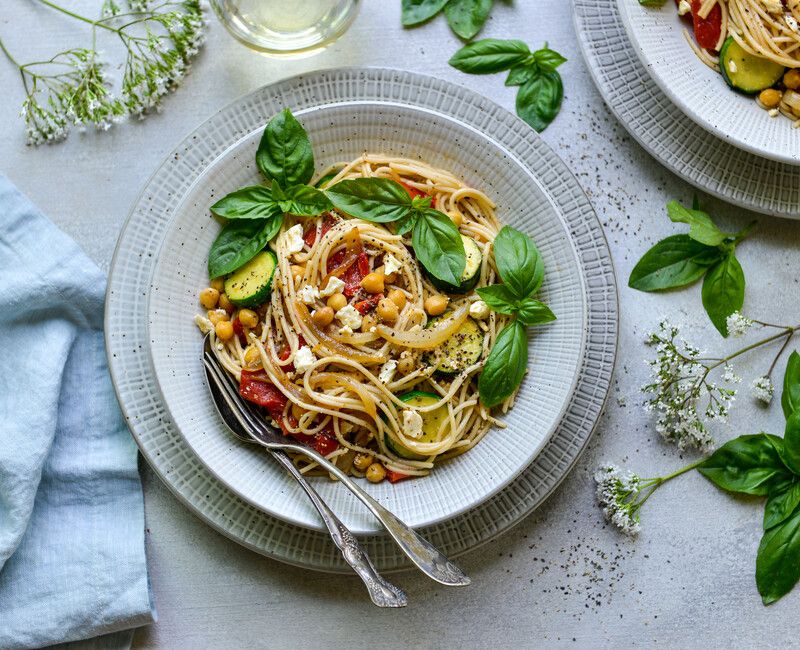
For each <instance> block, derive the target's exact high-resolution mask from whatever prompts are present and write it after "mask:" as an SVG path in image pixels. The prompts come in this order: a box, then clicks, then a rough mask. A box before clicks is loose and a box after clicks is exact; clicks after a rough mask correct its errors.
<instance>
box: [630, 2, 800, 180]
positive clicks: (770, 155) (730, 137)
mask: <svg viewBox="0 0 800 650" xmlns="http://www.w3.org/2000/svg"><path fill="white" fill-rule="evenodd" d="M626 2H627V0H617V10H618V11H619V15H620V18H621V19H622V25H623V27H625V32H626V34H627V35H628V39H629V40H630V42H631V45H632V47H633V51H634V52H635V53H636V56H637V57H638V58H639V61H640V62H641V64H642V65H643V66H644V69H645V70H647V73H648V74H649V75H650V78H651V79H652V80H653V81H654V82H655V83H656V84H657V85H658V87H659V88H660V89H661V92H663V93H664V94H665V95H666V96H667V97H668V98H669V100H670V101H671V102H672V103H673V104H675V106H677V107H678V108H680V109H681V111H682V112H683V113H684V115H686V117H688V118H689V119H691V120H693V121H694V122H695V123H696V124H697V125H698V126H701V127H703V128H704V129H705V130H706V131H708V132H709V133H710V134H711V135H714V136H715V137H721V138H722V139H724V140H726V141H727V142H729V143H730V144H732V145H734V146H735V147H739V148H740V149H744V150H745V151H748V152H749V153H752V154H754V155H756V156H761V157H762V158H767V159H769V160H774V161H776V162H780V163H786V164H788V165H800V134H796V135H797V137H798V138H799V139H798V153H796V154H794V155H793V154H791V153H785V152H784V151H783V150H780V149H764V148H763V147H760V146H758V145H756V144H753V143H751V142H749V141H748V140H746V139H744V138H742V137H741V136H739V135H738V132H737V130H736V129H733V128H727V129H720V127H719V125H717V124H714V123H712V122H711V118H710V116H708V115H707V114H705V113H703V112H701V111H699V110H698V109H696V108H694V106H693V104H692V102H688V101H685V100H684V99H683V97H682V96H681V95H680V94H679V93H677V92H676V91H675V89H674V87H673V86H672V84H670V83H669V80H668V79H667V78H666V77H665V76H664V75H663V74H662V73H661V70H662V69H663V68H664V66H665V64H664V62H663V61H662V60H661V59H659V58H657V57H651V56H649V53H648V51H647V48H645V47H643V46H642V43H641V41H640V39H639V34H638V32H637V30H636V26H635V25H634V23H633V17H632V16H631V14H630V11H629V9H630V8H629V6H628V5H627V4H626ZM640 7H641V5H640ZM670 7H671V5H670ZM641 8H642V9H648V7H641ZM660 8H661V9H663V7H660ZM656 9H659V8H658V7H656ZM686 52H688V53H689V54H690V55H691V56H694V53H693V52H692V50H691V48H689V46H688V44H687V46H686ZM715 76H717V77H720V80H719V83H720V84H721V86H720V88H721V89H722V90H726V91H728V92H729V93H733V96H732V99H733V100H734V101H735V102H736V103H737V104H743V102H740V101H739V100H740V99H743V98H744V96H743V95H739V94H737V93H735V92H734V91H733V90H731V89H730V88H729V87H728V85H727V84H726V83H725V81H724V80H722V78H721V75H719V74H717V75H715ZM751 103H752V104H753V105H754V106H755V102H754V101H752V100H751ZM708 110H710V109H708ZM737 110H738V107H737ZM759 110H761V109H759ZM761 112H762V113H766V111H763V110H761ZM764 117H765V119H768V120H769V122H767V124H769V125H770V128H774V127H776V125H778V124H780V125H782V127H785V128H786V129H787V130H794V129H793V127H792V123H791V122H790V121H789V120H784V119H780V120H774V121H773V120H772V118H769V117H767V116H766V115H764ZM778 117H780V116H778ZM784 122H785V124H783V123H784ZM729 124H730V123H729ZM730 126H731V127H733V126H734V125H733V124H730ZM778 128H781V127H778ZM715 132H716V133H715Z"/></svg>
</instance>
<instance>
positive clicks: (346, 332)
mask: <svg viewBox="0 0 800 650" xmlns="http://www.w3.org/2000/svg"><path fill="white" fill-rule="evenodd" d="M352 333H353V328H352V327H350V326H349V325H345V326H344V327H340V328H339V334H340V336H350V335H351V334H352Z"/></svg>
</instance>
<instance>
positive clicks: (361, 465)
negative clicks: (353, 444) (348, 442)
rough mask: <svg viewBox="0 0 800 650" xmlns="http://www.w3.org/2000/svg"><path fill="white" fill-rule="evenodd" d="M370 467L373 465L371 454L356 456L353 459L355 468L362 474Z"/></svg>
mask: <svg viewBox="0 0 800 650" xmlns="http://www.w3.org/2000/svg"><path fill="white" fill-rule="evenodd" d="M370 465H372V456H370V455H369V454H356V457H355V458H354V459H353V466H354V467H355V468H356V469H359V470H361V471H362V472H363V471H365V470H366V469H368V468H369V466H370Z"/></svg>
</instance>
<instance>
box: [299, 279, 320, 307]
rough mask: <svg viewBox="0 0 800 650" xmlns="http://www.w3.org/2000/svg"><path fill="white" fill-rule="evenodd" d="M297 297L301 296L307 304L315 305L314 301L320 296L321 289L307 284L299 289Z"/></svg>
mask: <svg viewBox="0 0 800 650" xmlns="http://www.w3.org/2000/svg"><path fill="white" fill-rule="evenodd" d="M297 297H298V298H300V300H302V301H303V302H304V303H305V304H307V305H313V304H314V301H315V300H316V299H317V298H319V289H317V288H316V287H314V286H311V285H310V284H307V285H305V286H303V287H301V288H300V289H299V290H298V292H297Z"/></svg>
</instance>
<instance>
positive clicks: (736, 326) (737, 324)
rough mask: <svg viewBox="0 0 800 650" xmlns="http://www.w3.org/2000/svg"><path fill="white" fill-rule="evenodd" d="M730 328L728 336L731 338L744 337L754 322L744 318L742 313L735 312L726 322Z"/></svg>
mask: <svg viewBox="0 0 800 650" xmlns="http://www.w3.org/2000/svg"><path fill="white" fill-rule="evenodd" d="M725 324H726V325H727V327H728V334H730V335H731V336H735V337H738V336H744V335H745V334H746V333H747V330H749V329H750V328H751V327H752V326H753V321H752V320H750V319H749V318H747V317H746V316H743V315H742V314H741V312H738V311H735V312H733V313H732V314H731V315H730V316H728V318H727V319H726V320H725Z"/></svg>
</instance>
